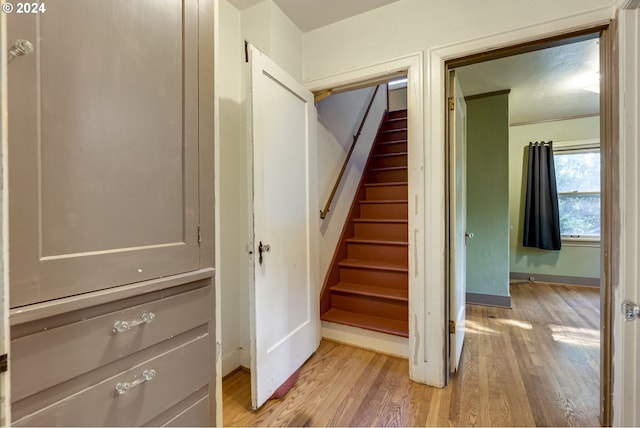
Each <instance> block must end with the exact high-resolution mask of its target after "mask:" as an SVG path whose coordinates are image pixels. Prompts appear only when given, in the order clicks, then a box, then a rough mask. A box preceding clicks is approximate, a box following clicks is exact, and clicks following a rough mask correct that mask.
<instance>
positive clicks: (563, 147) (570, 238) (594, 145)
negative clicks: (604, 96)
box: [553, 138, 602, 247]
mask: <svg viewBox="0 0 640 428" xmlns="http://www.w3.org/2000/svg"><path fill="white" fill-rule="evenodd" d="M592 152H598V153H600V155H602V152H601V149H600V139H599V138H595V139H589V140H572V141H559V142H554V143H553V155H554V157H555V155H561V154H574V153H592ZM554 160H555V159H554ZM554 163H555V162H554ZM600 165H601V167H602V158H600ZM601 171H602V168H601ZM600 183H601V187H600V191H599V192H577V193H576V192H558V200H559V199H560V196H561V195H576V194H578V195H581V194H585V195H596V194H597V195H600V203H602V179H601V180H600ZM600 222H601V223H602V205H601V206H600ZM560 239H561V240H562V244H563V245H567V246H576V247H599V246H600V241H601V239H602V233H600V235H582V236H581V235H564V234H562V235H560Z"/></svg>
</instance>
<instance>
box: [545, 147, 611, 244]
mask: <svg viewBox="0 0 640 428" xmlns="http://www.w3.org/2000/svg"><path fill="white" fill-rule="evenodd" d="M553 160H554V163H555V169H556V183H557V186H558V207H559V211H560V233H561V235H562V239H563V240H576V241H580V240H583V241H599V240H600V146H599V143H598V142H597V141H596V142H569V143H557V144H556V143H554V154H553Z"/></svg>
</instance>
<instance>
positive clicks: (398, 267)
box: [338, 259, 409, 272]
mask: <svg viewBox="0 0 640 428" xmlns="http://www.w3.org/2000/svg"><path fill="white" fill-rule="evenodd" d="M338 265H339V266H340V267H352V268H357V269H370V270H386V271H392V272H409V267H407V266H406V265H403V264H401V263H397V262H384V261H380V260H360V259H344V260H342V261H341V262H340V263H338Z"/></svg>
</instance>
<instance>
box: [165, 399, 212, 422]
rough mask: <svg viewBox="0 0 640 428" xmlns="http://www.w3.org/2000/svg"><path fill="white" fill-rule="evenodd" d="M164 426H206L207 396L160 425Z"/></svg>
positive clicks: (207, 414) (207, 420) (207, 415)
mask: <svg viewBox="0 0 640 428" xmlns="http://www.w3.org/2000/svg"><path fill="white" fill-rule="evenodd" d="M162 426H165V427H208V426H211V421H209V396H208V395H207V396H206V397H204V398H202V399H200V401H198V402H196V403H194V404H192V405H191V406H190V407H189V408H187V409H185V410H184V411H182V412H180V413H179V414H178V415H176V416H175V417H174V418H172V419H171V420H170V421H169V422H167V423H166V424H164V425H162Z"/></svg>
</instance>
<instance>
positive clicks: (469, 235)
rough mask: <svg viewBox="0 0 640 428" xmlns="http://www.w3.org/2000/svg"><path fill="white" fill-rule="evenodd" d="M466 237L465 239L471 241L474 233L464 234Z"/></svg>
mask: <svg viewBox="0 0 640 428" xmlns="http://www.w3.org/2000/svg"><path fill="white" fill-rule="evenodd" d="M464 237H465V238H469V239H471V238H473V232H467V233H465V234H464Z"/></svg>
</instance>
